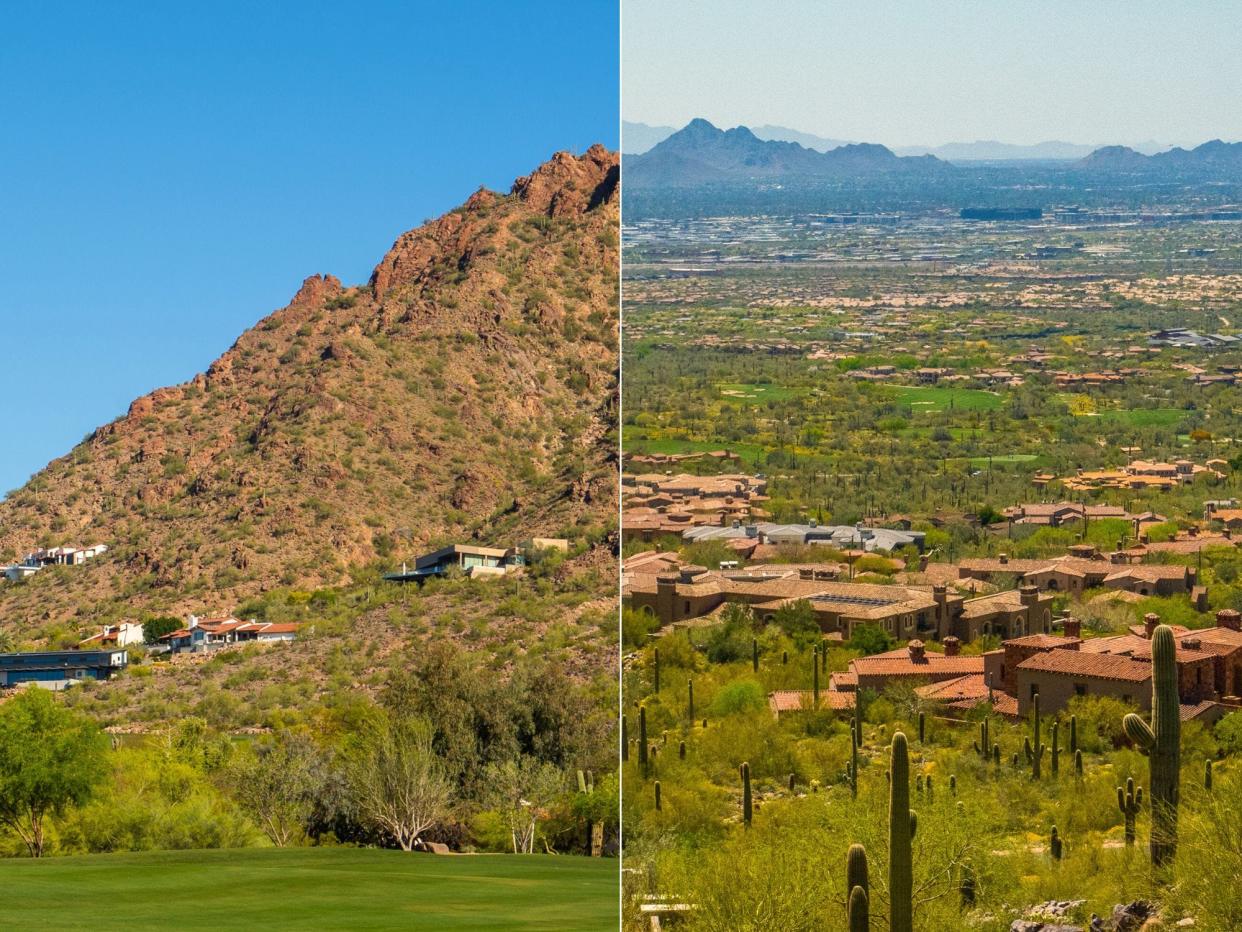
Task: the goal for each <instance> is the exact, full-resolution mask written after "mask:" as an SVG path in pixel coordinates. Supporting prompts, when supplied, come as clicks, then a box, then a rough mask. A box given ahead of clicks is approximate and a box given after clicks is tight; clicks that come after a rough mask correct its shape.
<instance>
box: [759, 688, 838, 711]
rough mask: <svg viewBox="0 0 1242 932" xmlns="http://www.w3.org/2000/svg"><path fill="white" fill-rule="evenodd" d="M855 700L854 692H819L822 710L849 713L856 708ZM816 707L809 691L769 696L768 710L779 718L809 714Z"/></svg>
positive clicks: (794, 690) (784, 691) (825, 690)
mask: <svg viewBox="0 0 1242 932" xmlns="http://www.w3.org/2000/svg"><path fill="white" fill-rule="evenodd" d="M855 700H856V696H855V694H854V693H852V692H833V691H831V690H827V689H821V690H820V692H819V708H820V709H821V710H823V709H831V710H832V711H834V712H844V711H849V710H852V709H853V708H854V702H855ZM814 706H815V702H814V697H813V695H812V693H811V691H810V690H809V689H780V690H777V691H776V692H773V693H769V694H768V708H769V709H771V710H772V714H774V715H776V716H778V717H779V716H780V715H782V714H784V713H788V712H807V711H810V710H812V709H813V708H814Z"/></svg>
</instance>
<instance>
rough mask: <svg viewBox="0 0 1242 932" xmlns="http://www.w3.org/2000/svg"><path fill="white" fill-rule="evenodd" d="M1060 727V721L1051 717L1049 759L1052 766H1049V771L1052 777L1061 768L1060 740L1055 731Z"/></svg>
mask: <svg viewBox="0 0 1242 932" xmlns="http://www.w3.org/2000/svg"><path fill="white" fill-rule="evenodd" d="M1060 728H1061V723H1060V722H1058V721H1057V720H1056V719H1053V721H1052V739H1051V740H1052V757H1051V758H1050V760H1051V762H1052V766H1051V768H1050V769H1051V771H1052V775H1053V776H1054V777H1055V776H1056V775H1057V773H1058V772H1059V771H1060V769H1061V748H1060V740H1059V739H1058V738H1057V732H1058V731H1059V730H1060Z"/></svg>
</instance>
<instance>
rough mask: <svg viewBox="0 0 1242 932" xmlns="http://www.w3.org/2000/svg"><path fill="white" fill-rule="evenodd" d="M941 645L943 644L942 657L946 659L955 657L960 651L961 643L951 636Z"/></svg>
mask: <svg viewBox="0 0 1242 932" xmlns="http://www.w3.org/2000/svg"><path fill="white" fill-rule="evenodd" d="M941 643H942V644H944V655H945V656H946V657H956V656H957V655H958V654H959V653H961V651H962V642H961V641H959V640H958V639H957V638H955V637H954V636H953V635H951V634H950V635H949V636H948V637H947V638H945V639H944V640H943V641H942V642H941Z"/></svg>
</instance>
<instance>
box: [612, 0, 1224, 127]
mask: <svg viewBox="0 0 1242 932" xmlns="http://www.w3.org/2000/svg"><path fill="white" fill-rule="evenodd" d="M1240 35H1242V3H1221V2H1217V0H1179V2H1176V3H1171V2H1168V0H1090V2H1084V0H871V2H863V3H860V2H857V0H781V2H779V3H776V2H762V0H680V2H678V3H668V2H666V0H625V3H624V5H623V13H622V36H623V48H622V60H623V77H622V97H623V103H624V114H625V117H626V119H628V120H635V121H640V122H645V123H650V124H655V125H669V126H681V125H683V124H685V123H686V122H687V121H688V120H690V119H691V118H693V117H696V116H699V117H705V118H707V119H709V120H711V121H712V122H714V123H717V124H718V125H721V126H734V125H737V124H739V123H742V124H747V125H761V124H765V123H768V124H777V125H784V126H788V127H792V128H794V129H798V130H802V131H803V132H809V133H817V134H819V135H821V136H828V137H831V138H835V139H859V140H868V141H872V142H880V143H886V144H889V145H940V144H943V143H946V142H953V141H964V142H973V141H975V140H979V139H997V140H1000V141H1003V142H1012V143H1034V142H1039V141H1042V140H1047V139H1061V140H1065V141H1069V142H1077V143H1087V144H1098V143H1101V142H1120V143H1126V142H1141V141H1146V140H1151V139H1155V140H1157V141H1162V142H1170V143H1182V144H1192V145H1193V144H1197V143H1200V142H1204V141H1206V140H1208V139H1211V138H1213V137H1220V138H1224V139H1226V140H1230V141H1233V140H1238V139H1242V108H1239V107H1238V105H1237V103H1238V100H1239V98H1240V97H1242V55H1239V54H1238V37H1239V36H1240Z"/></svg>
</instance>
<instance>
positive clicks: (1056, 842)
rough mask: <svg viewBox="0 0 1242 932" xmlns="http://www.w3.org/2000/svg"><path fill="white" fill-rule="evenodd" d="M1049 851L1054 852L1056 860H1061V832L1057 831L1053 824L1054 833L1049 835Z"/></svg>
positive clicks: (1053, 857)
mask: <svg viewBox="0 0 1242 932" xmlns="http://www.w3.org/2000/svg"><path fill="white" fill-rule="evenodd" d="M1048 851H1049V853H1051V854H1052V859H1053V860H1054V861H1059V860H1061V852H1062V847H1061V833H1060V832H1058V831H1057V827H1056V826H1055V825H1054V826H1052V834H1051V835H1050V836H1049V837H1048Z"/></svg>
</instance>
